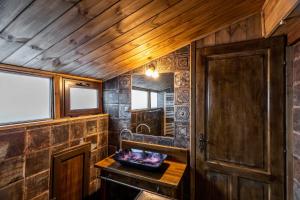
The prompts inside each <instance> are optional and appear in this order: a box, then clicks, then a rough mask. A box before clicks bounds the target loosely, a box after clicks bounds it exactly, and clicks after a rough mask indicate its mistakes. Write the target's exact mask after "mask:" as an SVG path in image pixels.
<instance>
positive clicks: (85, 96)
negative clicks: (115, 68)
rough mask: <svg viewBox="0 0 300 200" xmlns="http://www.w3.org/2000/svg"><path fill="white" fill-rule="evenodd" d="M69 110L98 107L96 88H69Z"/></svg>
mask: <svg viewBox="0 0 300 200" xmlns="http://www.w3.org/2000/svg"><path fill="white" fill-rule="evenodd" d="M70 104H71V110H77V109H93V108H98V90H97V89H89V88H70Z"/></svg>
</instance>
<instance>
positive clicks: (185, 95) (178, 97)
mask: <svg viewBox="0 0 300 200" xmlns="http://www.w3.org/2000/svg"><path fill="white" fill-rule="evenodd" d="M189 102H190V90H189V88H176V89H175V104H176V105H181V104H187V103H189Z"/></svg>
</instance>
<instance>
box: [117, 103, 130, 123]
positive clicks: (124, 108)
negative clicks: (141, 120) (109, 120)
mask: <svg viewBox="0 0 300 200" xmlns="http://www.w3.org/2000/svg"><path fill="white" fill-rule="evenodd" d="M129 110H130V105H128V104H119V118H120V119H130V117H131V113H130V112H129Z"/></svg>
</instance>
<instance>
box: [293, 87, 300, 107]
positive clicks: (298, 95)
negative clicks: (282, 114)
mask: <svg viewBox="0 0 300 200" xmlns="http://www.w3.org/2000/svg"><path fill="white" fill-rule="evenodd" d="M293 106H300V83H298V84H296V85H294V86H293Z"/></svg>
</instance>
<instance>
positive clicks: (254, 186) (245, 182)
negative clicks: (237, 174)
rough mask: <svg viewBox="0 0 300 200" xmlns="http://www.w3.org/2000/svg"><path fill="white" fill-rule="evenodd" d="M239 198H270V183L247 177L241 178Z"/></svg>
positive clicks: (261, 199) (245, 199)
mask: <svg viewBox="0 0 300 200" xmlns="http://www.w3.org/2000/svg"><path fill="white" fill-rule="evenodd" d="M238 187H239V198H238V199H239V200H254V199H255V200H264V199H269V196H268V192H269V190H268V185H267V184H264V183H261V182H258V181H253V180H249V179H245V178H239V182H238Z"/></svg>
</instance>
